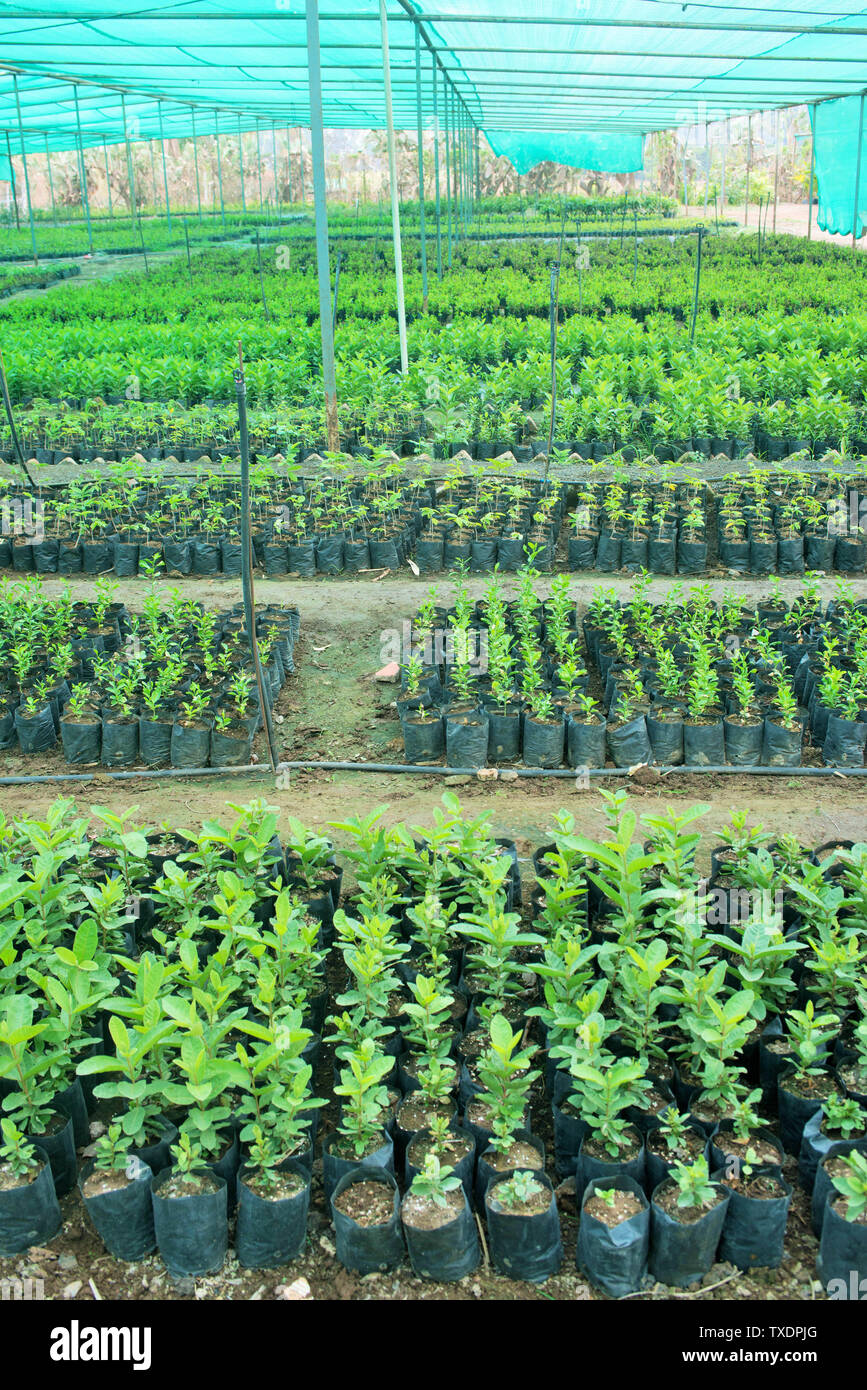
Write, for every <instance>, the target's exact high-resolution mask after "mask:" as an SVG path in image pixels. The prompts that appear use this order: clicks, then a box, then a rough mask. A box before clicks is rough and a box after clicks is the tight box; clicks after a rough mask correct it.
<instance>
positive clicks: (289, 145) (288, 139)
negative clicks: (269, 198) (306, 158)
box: [286, 125, 292, 207]
mask: <svg viewBox="0 0 867 1390" xmlns="http://www.w3.org/2000/svg"><path fill="white" fill-rule="evenodd" d="M286 166H287V168H288V170H289V206H290V207H291V206H292V131H291V130H290V129H289V126H288V125H287V127H286Z"/></svg>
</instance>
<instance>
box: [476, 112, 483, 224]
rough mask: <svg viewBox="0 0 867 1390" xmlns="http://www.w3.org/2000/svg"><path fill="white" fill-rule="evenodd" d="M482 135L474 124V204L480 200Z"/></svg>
mask: <svg viewBox="0 0 867 1390" xmlns="http://www.w3.org/2000/svg"><path fill="white" fill-rule="evenodd" d="M481 145H482V137H481V132H480V130H479V127H478V126H476V205H477V206H478V204H479V203H480V202H481V200H482V154H481Z"/></svg>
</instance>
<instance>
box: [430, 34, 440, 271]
mask: <svg viewBox="0 0 867 1390" xmlns="http://www.w3.org/2000/svg"><path fill="white" fill-rule="evenodd" d="M431 68H432V70H433V118H434V191H435V195H436V220H437V279H438V280H441V279H442V278H443V235H442V224H441V219H440V118H439V112H438V110H437V57H436V54H435V53H432V54H431Z"/></svg>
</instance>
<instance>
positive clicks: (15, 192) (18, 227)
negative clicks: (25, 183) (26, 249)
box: [6, 130, 21, 232]
mask: <svg viewBox="0 0 867 1390" xmlns="http://www.w3.org/2000/svg"><path fill="white" fill-rule="evenodd" d="M6 157H7V159H8V160H9V179H10V181H11V184H12V206H13V208H14V209H15V230H16V232H20V231H21V219H20V217H19V215H18V189H17V187H16V186H15V170H14V169H13V168H12V145H11V144H10V142H9V131H8V130H7V132H6Z"/></svg>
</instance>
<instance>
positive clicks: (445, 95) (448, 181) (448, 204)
mask: <svg viewBox="0 0 867 1390" xmlns="http://www.w3.org/2000/svg"><path fill="white" fill-rule="evenodd" d="M443 125H444V127H445V137H446V207H447V208H448V217H449V262H448V264H449V270H451V268H452V173H451V155H450V154H449V89H448V84H447V82H446V75H445V73H443Z"/></svg>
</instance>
